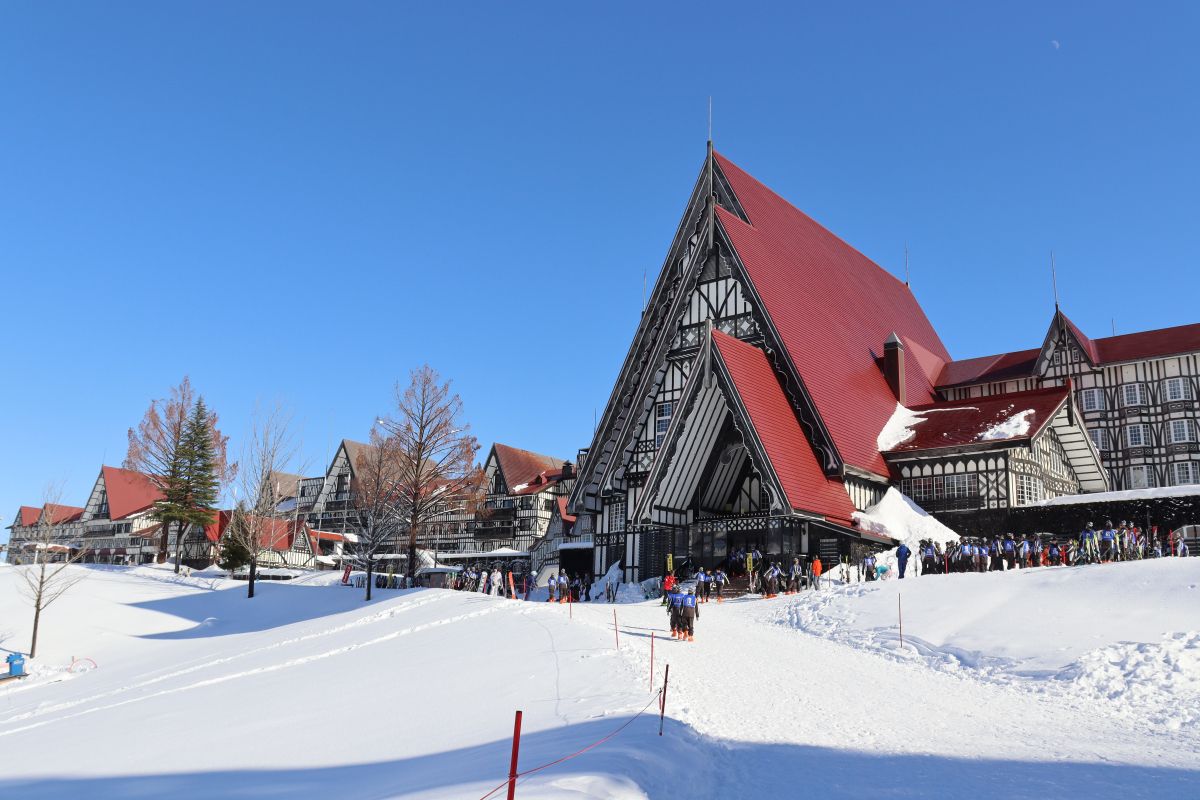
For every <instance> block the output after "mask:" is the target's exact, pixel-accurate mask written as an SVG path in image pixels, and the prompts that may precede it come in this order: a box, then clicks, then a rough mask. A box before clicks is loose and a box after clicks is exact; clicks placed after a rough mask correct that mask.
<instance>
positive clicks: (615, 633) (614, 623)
mask: <svg viewBox="0 0 1200 800" xmlns="http://www.w3.org/2000/svg"><path fill="white" fill-rule="evenodd" d="M613 636H614V637H616V640H617V649H618V650H620V649H621V634H620V633H619V632H618V631H617V610H616V609H615V608H614V609H613Z"/></svg>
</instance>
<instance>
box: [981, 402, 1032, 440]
mask: <svg viewBox="0 0 1200 800" xmlns="http://www.w3.org/2000/svg"><path fill="white" fill-rule="evenodd" d="M1033 413H1034V412H1033V409H1032V408H1028V409H1025V410H1024V411H1018V412H1017V413H1016V414H1013V415H1012V416H1011V417H1008V418H1007V419H1004V420H1002V421H1000V422H997V423H996V424H995V425H993V426H992V427H990V428H988V429H987V430H986V431H984V432H983V433H981V434H979V441H981V442H987V441H991V440H994V439H1015V438H1016V437H1018V436H1024V435H1025V434H1027V433H1029V426H1030V425H1032V424H1033V420H1031V419H1030V417H1031V416H1032V415H1033Z"/></svg>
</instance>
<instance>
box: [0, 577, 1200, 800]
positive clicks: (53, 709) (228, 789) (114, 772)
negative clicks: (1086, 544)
mask: <svg viewBox="0 0 1200 800" xmlns="http://www.w3.org/2000/svg"><path fill="white" fill-rule="evenodd" d="M78 569H79V570H80V572H81V573H84V574H85V576H86V577H85V579H84V580H83V581H82V582H81V583H79V584H78V585H77V586H76V587H74V588H73V589H72V590H71V592H70V593H69V594H68V595H66V596H65V597H64V598H63V599H62V600H61V601H60V602H59V604H58V605H56V606H53V607H51V609H50V610H49V612H48V613H47V615H46V617H45V620H44V627H43V633H42V637H43V638H42V643H41V647H42V654H41V655H40V656H39V658H38V659H37V661H36V663H34V665H33V667H34V671H35V674H34V676H33V677H31V678H28V679H26V680H24V681H21V682H18V683H12V682H9V683H5V684H0V764H3V768H2V769H0V792H2V793H3V794H4V795H5V796H9V795H12V796H20V797H23V798H62V797H88V798H101V800H103V799H105V798H134V797H138V798H143V797H173V798H192V797H196V798H198V797H214V796H221V797H234V798H239V797H246V798H250V797H254V798H261V797H321V798H324V797H338V798H393V797H400V798H468V800H470V799H471V798H479V797H481V796H483V795H484V794H485V793H486V792H487V791H489V790H490V789H493V788H494V787H496V786H497V785H498V784H499V783H500V782H502V781H503V779H504V777H505V775H506V773H507V768H508V760H509V755H510V747H511V734H512V723H513V712H514V710H515V709H522V710H523V711H524V736H523V739H522V749H521V768H522V769H523V770H524V769H528V768H530V767H534V766H537V765H541V764H544V763H548V762H552V761H554V760H556V759H559V758H561V757H563V756H565V755H568V754H570V753H573V752H576V751H579V750H581V749H583V748H586V747H587V746H588V745H591V744H593V743H595V742H597V741H598V740H602V739H603V738H604V737H606V736H608V735H610V734H612V733H613V732H614V731H616V730H618V729H620V732H619V733H617V734H616V735H615V736H614V737H613V738H611V739H609V740H608V741H604V742H603V743H602V744H600V745H598V746H596V747H595V748H594V749H591V750H588V751H587V752H584V753H583V754H582V755H580V756H579V757H577V758H574V759H571V760H568V761H565V762H563V763H561V764H558V765H556V766H554V767H551V768H549V769H546V770H544V771H541V772H538V773H536V774H533V775H530V776H528V777H527V778H525V779H523V781H522V783H521V785H520V786H519V787H518V791H517V797H520V798H574V797H578V798H584V797H587V798H660V797H672V796H677V795H683V796H689V797H715V796H722V797H748V796H758V795H762V794H768V795H775V796H785V797H792V796H799V795H801V794H802V793H809V792H811V793H812V794H813V795H815V796H822V797H839V798H840V797H846V798H850V797H861V796H864V795H870V796H872V797H897V798H899V797H916V796H921V797H963V796H972V797H973V798H1000V797H1005V798H1007V797H1029V798H1034V797H1037V798H1045V797H1077V796H1088V797H1092V798H1121V799H1122V800H1128V799H1129V798H1139V797H1146V798H1150V797H1154V798H1164V797H1166V798H1171V797H1179V798H1184V797H1187V798H1192V797H1197V796H1200V733H1198V732H1197V727H1200V726H1197V725H1196V724H1195V723H1196V718H1195V716H1194V714H1195V709H1196V708H1197V707H1200V691H1198V689H1197V686H1196V683H1195V681H1196V676H1197V674H1198V672H1200V669H1198V666H1200V665H1198V664H1197V655H1198V653H1200V636H1198V635H1197V633H1196V632H1195V631H1196V630H1197V627H1200V615H1198V614H1197V613H1196V612H1197V611H1200V590H1198V589H1197V584H1200V559H1192V560H1185V561H1180V560H1174V559H1171V560H1164V561H1159V562H1142V563H1135V564H1116V565H1104V566H1097V567H1083V568H1071V569H1062V570H1033V571H1030V572H1028V573H1021V572H1017V573H1003V574H989V575H963V576H948V577H936V576H935V577H929V578H920V579H917V580H911V579H906V580H905V581H903V582H900V581H884V582H880V583H875V584H858V585H850V586H839V587H835V588H833V589H831V590H829V591H822V592H819V593H818V592H810V593H807V594H802V595H797V596H792V597H781V598H777V599H774V600H769V601H768V600H758V599H743V600H738V601H732V602H728V603H724V604H721V605H717V604H716V603H709V604H707V605H704V606H703V607H702V609H701V617H700V619H699V621H698V624H697V637H696V641H695V642H693V643H687V644H685V643H679V642H674V641H672V640H670V638H669V635H668V633H667V630H666V615H665V613H664V612H663V610H662V609H661V608H660V607H659V606H658V605H657V604H656V603H653V602H651V603H636V604H621V605H617V606H610V605H605V604H603V603H594V604H579V605H575V606H573V607H571V608H568V607H566V606H561V605H558V604H553V605H551V604H546V603H520V602H514V601H505V600H500V599H493V598H490V597H482V596H479V595H471V594H462V593H455V592H446V591H437V590H424V591H422V590H416V591H410V592H379V593H377V599H376V600H374V601H373V602H371V603H369V604H368V603H364V602H363V600H362V593H361V591H360V590H353V589H347V588H343V587H340V586H336V585H331V579H332V576H331V575H329V574H326V575H322V576H316V577H315V578H314V579H313V580H306V581H300V582H296V583H293V584H265V583H264V584H260V586H259V596H258V597H257V598H255V599H254V600H252V601H247V600H246V599H245V597H244V592H245V586H244V584H240V583H234V582H231V581H227V580H224V579H221V578H216V577H203V576H196V577H192V578H176V577H175V576H174V575H172V574H171V573H169V572H167V571H162V570H158V569H150V568H136V569H120V568H82V567H81V568H78ZM15 577H16V576H15V570H0V646H2V647H4V648H9V649H23V648H25V647H27V635H28V616H29V613H28V609H27V607H25V606H24V605H22V604H21V601H20V599H19V597H18V596H17V594H16V591H15V587H16V582H15ZM898 592H899V593H900V600H901V603H902V605H903V609H904V614H905V616H904V626H905V627H904V637H905V642H904V645H903V647H902V646H901V645H900V643H899V637H898V633H899V632H898V630H897V629H896V626H895V625H894V622H895V621H896V620H894V616H895V612H896V600H897V593H898ZM614 608H615V609H616V613H617V616H618V623H619V624H618V627H619V633H620V649H617V647H616V646H615V645H614V635H613V625H612V614H613V610H614ZM1030 617H1033V619H1032V620H1031V619H1030ZM651 632H654V633H655V657H656V659H655V673H656V674H655V685H656V687H657V686H659V685H661V682H662V672H663V667H664V665H665V664H666V663H667V662H669V663H670V671H671V681H670V687H669V690H668V694H667V719H666V722H665V730H664V733H665V735H664V736H663V737H661V738H660V737H659V736H658V719H657V716H656V714H655V713H654V712H656V710H657V705H656V700H655V695H654V693H653V692H652V691H651V688H650V673H649V666H650V664H649V651H650V634H651ZM72 656H87V657H90V658H92V659H94V660H95V661H96V662H97V663H98V665H99V667H98V668H97V669H94V670H90V671H86V672H82V673H79V674H72V673H69V672H67V671H66V666H67V665H68V664H69V663H70V661H71V657H72ZM647 707H648V710H646V711H645V713H643V714H641V715H640V716H639V712H640V711H642V710H643V709H647ZM622 726H623V727H622ZM500 796H503V793H500Z"/></svg>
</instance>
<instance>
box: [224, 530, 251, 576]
mask: <svg viewBox="0 0 1200 800" xmlns="http://www.w3.org/2000/svg"><path fill="white" fill-rule="evenodd" d="M249 563H250V550H249V549H248V548H247V547H246V545H244V544H242V541H241V539H240V538H238V537H237V536H223V537H221V557H220V561H219V562H218V566H220V567H221V569H224V570H228V571H230V572H233V571H234V570H236V569H239V568H241V567H244V566H246V565H247V564H249Z"/></svg>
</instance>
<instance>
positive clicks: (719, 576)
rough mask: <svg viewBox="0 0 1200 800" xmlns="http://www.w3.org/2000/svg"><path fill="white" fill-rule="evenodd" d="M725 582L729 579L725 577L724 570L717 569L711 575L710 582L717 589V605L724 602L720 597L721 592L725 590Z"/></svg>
mask: <svg viewBox="0 0 1200 800" xmlns="http://www.w3.org/2000/svg"><path fill="white" fill-rule="evenodd" d="M727 580H729V578H728V577H726V575H725V570H723V569H721V568H720V567H717V571H716V572H714V573H713V579H712V582H713V584H714V585H715V586H716V587H717V602H718V603H723V602H725V601H724V599H723V598H722V597H721V592H723V591H724V590H725V581H727Z"/></svg>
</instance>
